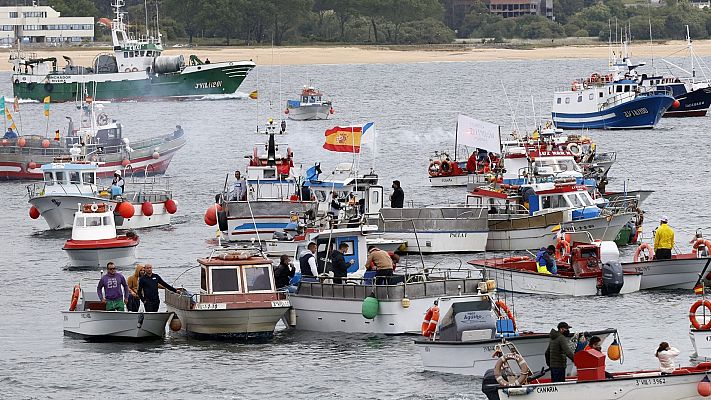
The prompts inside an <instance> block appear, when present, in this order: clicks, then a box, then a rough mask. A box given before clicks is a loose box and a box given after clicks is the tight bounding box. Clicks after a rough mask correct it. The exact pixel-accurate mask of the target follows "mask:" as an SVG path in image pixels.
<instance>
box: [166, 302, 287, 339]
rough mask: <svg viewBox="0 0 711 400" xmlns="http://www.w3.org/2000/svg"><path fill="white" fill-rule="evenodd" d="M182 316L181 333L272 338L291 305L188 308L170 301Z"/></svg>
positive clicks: (239, 337) (204, 335) (197, 335)
mask: <svg viewBox="0 0 711 400" xmlns="http://www.w3.org/2000/svg"><path fill="white" fill-rule="evenodd" d="M166 308H167V310H168V311H171V312H174V313H175V314H176V315H177V316H178V318H179V319H180V322H181V325H182V328H181V333H183V334H186V335H190V336H195V337H202V338H211V337H212V338H225V339H229V338H231V339H251V338H269V337H271V336H272V335H274V328H275V327H276V324H277V322H279V320H280V319H281V318H282V316H283V315H284V313H285V312H286V311H287V310H288V309H289V307H271V308H241V309H224V310H198V309H193V310H185V309H181V308H177V307H175V306H173V305H171V304H168V303H166Z"/></svg>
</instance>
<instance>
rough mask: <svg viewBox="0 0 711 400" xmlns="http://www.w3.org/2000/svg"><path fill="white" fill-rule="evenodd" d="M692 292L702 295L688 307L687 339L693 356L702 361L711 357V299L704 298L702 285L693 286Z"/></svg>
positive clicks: (704, 293)
mask: <svg viewBox="0 0 711 400" xmlns="http://www.w3.org/2000/svg"><path fill="white" fill-rule="evenodd" d="M699 280H700V279H699ZM694 292H696V293H699V294H701V295H702V296H703V297H702V298H701V299H700V300H696V302H694V304H692V305H691V308H689V322H690V325H689V339H691V344H692V346H694V353H695V354H694V357H695V358H696V359H697V360H702V361H703V360H705V359H706V360H708V359H711V301H708V300H706V292H705V287H704V285H699V287H697V288H694ZM699 309H701V313H699ZM699 314H700V315H699Z"/></svg>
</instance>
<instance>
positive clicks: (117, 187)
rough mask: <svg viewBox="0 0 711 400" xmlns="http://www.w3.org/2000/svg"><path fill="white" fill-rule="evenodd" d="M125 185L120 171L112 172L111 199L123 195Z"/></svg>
mask: <svg viewBox="0 0 711 400" xmlns="http://www.w3.org/2000/svg"><path fill="white" fill-rule="evenodd" d="M125 186H126V183H125V182H124V180H123V178H122V177H121V171H120V170H118V169H117V170H116V172H114V179H113V181H111V197H116V196H120V195H122V194H123V193H124V190H125Z"/></svg>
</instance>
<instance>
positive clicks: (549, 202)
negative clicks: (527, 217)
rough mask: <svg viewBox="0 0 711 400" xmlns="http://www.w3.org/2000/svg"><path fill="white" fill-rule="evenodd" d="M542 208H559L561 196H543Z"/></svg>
mask: <svg viewBox="0 0 711 400" xmlns="http://www.w3.org/2000/svg"><path fill="white" fill-rule="evenodd" d="M541 200H542V201H541V204H542V206H541V208H542V209H543V208H558V207H560V205H559V203H560V196H558V195H552V196H543V197H542V199H541Z"/></svg>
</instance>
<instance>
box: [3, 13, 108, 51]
mask: <svg viewBox="0 0 711 400" xmlns="http://www.w3.org/2000/svg"><path fill="white" fill-rule="evenodd" d="M17 39H20V40H22V41H23V42H27V43H63V42H73V43H80V42H82V41H87V40H88V41H93V40H94V18H93V17H62V16H60V15H59V12H57V11H55V10H54V9H53V8H52V7H49V6H38V5H33V6H9V7H0V43H4V44H13V43H15V41H16V40H17Z"/></svg>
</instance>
